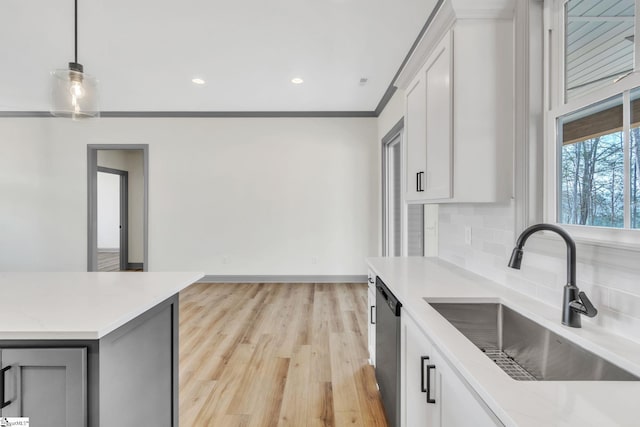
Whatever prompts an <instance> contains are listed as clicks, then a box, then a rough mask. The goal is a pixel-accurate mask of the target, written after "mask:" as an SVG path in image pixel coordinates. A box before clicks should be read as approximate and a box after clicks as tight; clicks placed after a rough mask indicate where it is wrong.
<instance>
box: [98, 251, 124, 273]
mask: <svg viewBox="0 0 640 427" xmlns="http://www.w3.org/2000/svg"><path fill="white" fill-rule="evenodd" d="M98 271H120V252H106V251H105V252H103V251H98Z"/></svg>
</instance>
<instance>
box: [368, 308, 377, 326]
mask: <svg viewBox="0 0 640 427" xmlns="http://www.w3.org/2000/svg"><path fill="white" fill-rule="evenodd" d="M374 308H376V306H375V305H372V306H371V307H369V314H370V315H371V324H372V325H375V324H376V320H375V319H376V318H375V317H373V309H374Z"/></svg>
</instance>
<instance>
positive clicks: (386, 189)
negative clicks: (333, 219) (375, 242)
mask: <svg viewBox="0 0 640 427" xmlns="http://www.w3.org/2000/svg"><path fill="white" fill-rule="evenodd" d="M403 130H404V119H400V121H399V122H398V123H396V125H395V126H394V127H393V128H392V129H391V131H389V133H387V135H386V136H385V137H384V138H383V139H382V256H403V255H407V256H425V255H426V253H425V234H424V230H425V227H424V224H425V218H426V215H427V213H428V211H429V210H428V209H425V205H422V204H406V203H405V202H404V197H403V194H404V188H403V183H404V180H403V179H402V177H403V176H404V170H405V165H404V158H403V156H404V147H403V145H404V142H403V138H402V135H403ZM436 209H437V208H436Z"/></svg>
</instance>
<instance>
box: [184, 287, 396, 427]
mask: <svg viewBox="0 0 640 427" xmlns="http://www.w3.org/2000/svg"><path fill="white" fill-rule="evenodd" d="M366 307H367V287H366V285H365V284H306V283H305V284H206V283H197V284H194V285H192V286H190V287H189V288H187V289H185V290H184V291H182V292H181V293H180V425H181V426H182V427H191V426H221V427H235V426H238V427H240V426H243V427H253V426H260V427H262V426H292V427H329V426H336V427H341V426H357V427H386V425H387V424H386V422H385V418H384V412H383V408H382V404H381V401H380V394H379V393H378V390H377V387H376V383H375V375H374V370H373V367H371V366H370V365H369V364H368V362H367V359H368V354H367V348H366V347H367V342H366V341H367V311H366Z"/></svg>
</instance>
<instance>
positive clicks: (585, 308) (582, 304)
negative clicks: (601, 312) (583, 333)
mask: <svg viewBox="0 0 640 427" xmlns="http://www.w3.org/2000/svg"><path fill="white" fill-rule="evenodd" d="M569 305H570V306H571V309H573V310H574V311H577V312H578V313H580V314H584V315H585V316H587V317H595V315H596V314H598V310H597V309H596V308H595V307H594V306H593V304H591V301H590V300H589V298H588V297H587V294H585V293H584V292H580V293H579V294H578V299H576V300H573V301H571V303H570V304H569Z"/></svg>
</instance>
